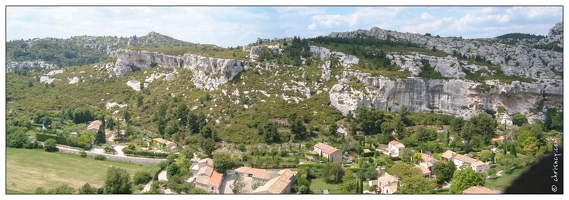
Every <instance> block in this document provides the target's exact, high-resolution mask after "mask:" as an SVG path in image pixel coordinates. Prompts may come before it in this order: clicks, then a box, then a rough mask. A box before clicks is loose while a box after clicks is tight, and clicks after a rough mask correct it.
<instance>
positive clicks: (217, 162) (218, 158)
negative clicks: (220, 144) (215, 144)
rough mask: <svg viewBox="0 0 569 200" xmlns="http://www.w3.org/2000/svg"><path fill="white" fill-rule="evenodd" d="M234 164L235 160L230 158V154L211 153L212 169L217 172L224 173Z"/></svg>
mask: <svg viewBox="0 0 569 200" xmlns="http://www.w3.org/2000/svg"><path fill="white" fill-rule="evenodd" d="M234 166H235V161H234V160H233V158H231V154H229V153H226V152H217V153H215V154H213V169H215V171H218V172H219V173H225V172H226V171H227V170H228V169H232V168H233V167H234Z"/></svg>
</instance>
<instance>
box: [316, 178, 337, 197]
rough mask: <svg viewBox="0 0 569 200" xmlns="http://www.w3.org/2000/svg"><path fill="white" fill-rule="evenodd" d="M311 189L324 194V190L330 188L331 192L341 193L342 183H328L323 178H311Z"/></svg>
mask: <svg viewBox="0 0 569 200" xmlns="http://www.w3.org/2000/svg"><path fill="white" fill-rule="evenodd" d="M310 190H312V191H313V192H314V193H315V194H322V191H323V190H328V191H329V192H330V194H341V193H342V183H341V182H336V183H327V182H326V181H324V179H323V178H317V179H311V180H310Z"/></svg>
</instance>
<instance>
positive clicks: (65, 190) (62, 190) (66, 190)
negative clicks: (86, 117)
mask: <svg viewBox="0 0 569 200" xmlns="http://www.w3.org/2000/svg"><path fill="white" fill-rule="evenodd" d="M51 191H53V192H51ZM74 192H75V188H72V187H71V186H69V185H68V184H63V185H61V186H59V187H56V188H54V189H53V190H50V192H49V193H52V194H73V193H74Z"/></svg>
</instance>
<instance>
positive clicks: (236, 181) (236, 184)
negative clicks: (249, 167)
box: [229, 175, 245, 194]
mask: <svg viewBox="0 0 569 200" xmlns="http://www.w3.org/2000/svg"><path fill="white" fill-rule="evenodd" d="M244 187H245V183H243V176H241V175H235V176H233V184H231V185H229V188H231V191H232V192H233V194H239V193H241V190H242V189H243V188H244Z"/></svg>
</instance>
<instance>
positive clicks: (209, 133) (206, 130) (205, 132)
mask: <svg viewBox="0 0 569 200" xmlns="http://www.w3.org/2000/svg"><path fill="white" fill-rule="evenodd" d="M200 135H202V136H203V137H204V138H212V137H213V129H212V128H211V126H204V127H203V128H202V129H201V130H200Z"/></svg>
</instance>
